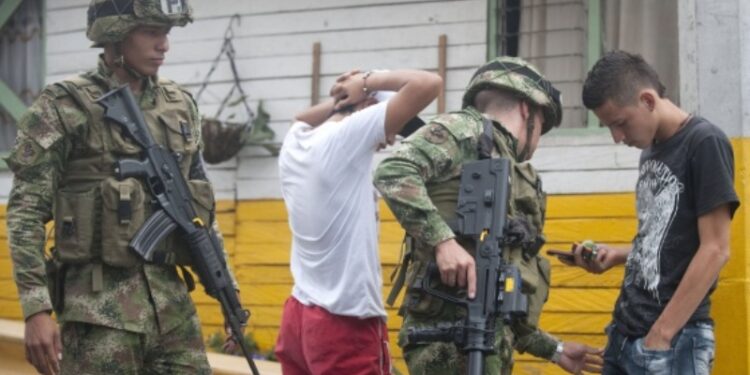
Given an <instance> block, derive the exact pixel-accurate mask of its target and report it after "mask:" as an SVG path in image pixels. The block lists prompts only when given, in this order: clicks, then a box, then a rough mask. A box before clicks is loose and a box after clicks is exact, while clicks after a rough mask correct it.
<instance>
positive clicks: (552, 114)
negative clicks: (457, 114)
mask: <svg viewBox="0 0 750 375" xmlns="http://www.w3.org/2000/svg"><path fill="white" fill-rule="evenodd" d="M492 88H497V89H503V90H510V91H513V92H515V93H518V94H520V95H521V97H523V98H524V99H527V100H529V101H531V102H532V103H534V104H536V105H538V106H540V107H542V109H543V111H544V124H543V125H542V134H544V133H546V132H548V131H550V130H551V129H552V128H553V127H556V126H559V125H560V122H562V98H561V95H560V91H558V90H557V89H556V88H555V87H554V86H552V84H551V83H550V82H549V81H547V80H546V79H545V78H544V76H542V75H541V74H540V73H539V71H537V70H536V68H535V67H534V66H533V65H531V64H529V63H527V62H526V61H524V60H523V59H521V58H518V57H509V56H503V57H498V58H495V59H492V60H490V61H489V62H487V63H486V64H484V65H483V66H482V67H480V68H479V69H477V71H476V73H474V76H472V77H471V81H469V85H468V86H467V88H466V93H464V97H463V107H464V108H466V107H468V106H470V105H472V104H473V103H474V98H475V97H476V95H477V94H478V93H479V92H480V91H482V90H485V89H492Z"/></svg>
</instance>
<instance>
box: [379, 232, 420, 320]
mask: <svg viewBox="0 0 750 375" xmlns="http://www.w3.org/2000/svg"><path fill="white" fill-rule="evenodd" d="M413 248H414V238H413V237H411V236H410V235H408V234H407V235H405V236H404V240H403V242H401V256H400V258H401V263H400V264H399V265H398V266H396V269H394V270H393V273H391V281H392V282H393V286H392V287H391V292H390V293H388V298H387V299H386V300H385V302H386V303H387V304H388V306H393V304H394V303H396V298H398V295H399V294H400V293H401V289H403V288H404V283H406V270H407V269H408V268H409V263H411V257H412V249H413Z"/></svg>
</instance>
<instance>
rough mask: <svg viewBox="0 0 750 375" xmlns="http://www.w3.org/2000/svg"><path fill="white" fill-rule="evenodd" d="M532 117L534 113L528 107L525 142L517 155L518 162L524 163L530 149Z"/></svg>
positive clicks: (532, 130)
mask: <svg viewBox="0 0 750 375" xmlns="http://www.w3.org/2000/svg"><path fill="white" fill-rule="evenodd" d="M534 115H535V111H532V110H531V107H529V117H527V118H526V142H524V145H523V150H521V152H520V153H518V162H524V161H526V160H527V156H528V155H529V151H530V149H531V146H530V144H531V137H533V136H534Z"/></svg>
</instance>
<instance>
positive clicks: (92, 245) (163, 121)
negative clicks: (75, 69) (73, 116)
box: [54, 75, 214, 267]
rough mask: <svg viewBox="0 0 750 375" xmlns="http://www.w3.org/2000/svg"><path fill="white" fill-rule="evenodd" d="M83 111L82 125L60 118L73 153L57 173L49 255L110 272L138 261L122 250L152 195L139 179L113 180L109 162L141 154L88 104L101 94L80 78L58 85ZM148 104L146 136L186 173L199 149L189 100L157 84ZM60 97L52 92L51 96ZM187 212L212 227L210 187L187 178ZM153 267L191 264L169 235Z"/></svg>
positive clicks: (92, 83)
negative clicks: (192, 210) (69, 134)
mask: <svg viewBox="0 0 750 375" xmlns="http://www.w3.org/2000/svg"><path fill="white" fill-rule="evenodd" d="M56 86H57V87H58V88H60V89H62V90H64V93H65V94H67V95H69V96H70V97H71V98H72V99H73V101H74V102H75V103H76V104H77V105H78V107H79V109H81V110H83V112H84V113H85V115H86V118H87V121H86V122H85V123H83V124H80V123H79V124H76V123H65V122H66V121H68V122H70V120H69V119H68V117H66V116H64V115H62V116H61V118H62V120H63V122H64V123H65V124H64V126H65V128H66V130H68V131H71V132H74V133H75V136H73V137H71V139H72V149H71V150H70V154H69V157H68V159H67V161H66V164H65V166H64V171H63V172H62V173H61V179H60V182H59V185H58V189H57V191H56V192H55V200H54V223H55V250H56V256H57V257H58V258H59V260H60V261H61V262H63V263H72V264H76V263H89V262H95V263H98V262H102V263H104V264H107V265H110V266H115V267H133V266H136V265H138V264H140V263H141V262H142V260H141V258H140V257H139V256H138V254H135V253H134V252H133V251H132V250H130V249H129V248H128V244H129V242H130V240H131V239H132V238H133V236H134V235H135V233H136V232H137V231H138V229H140V227H141V226H142V224H143V223H144V221H145V220H146V219H147V218H148V217H149V216H150V215H151V214H152V213H153V210H154V205H153V204H152V203H153V202H152V201H153V197H152V195H151V192H150V190H149V189H148V187H147V186H146V185H145V183H144V181H142V180H141V179H136V178H126V179H124V180H121V181H119V180H117V179H116V178H115V175H114V165H115V161H117V160H120V159H127V158H132V159H141V156H140V153H141V151H142V149H141V148H140V146H138V145H136V144H135V143H134V142H133V141H131V140H130V139H129V138H128V137H127V136H125V135H124V134H123V132H122V130H121V128H120V126H119V125H117V124H115V123H112V122H110V121H107V120H104V110H103V107H102V106H100V105H99V104H97V103H95V101H96V100H97V99H98V98H100V97H101V96H102V95H104V94H105V91H104V90H105V89H104V88H102V87H101V85H99V84H97V83H96V82H95V81H93V80H92V79H91V78H88V77H87V76H85V75H84V76H77V77H75V78H72V79H68V80H65V81H63V82H60V83H57V84H56ZM155 90H156V94H155V103H154V105H153V106H152V105H150V104H146V105H142V107H145V109H143V114H144V117H145V119H146V123H147V124H148V127H149V130H150V132H151V134H152V135H153V137H154V139H155V140H156V142H158V143H160V144H161V145H163V146H164V147H165V148H167V149H169V150H170V151H172V152H173V153H174V155H175V157H176V158H177V159H178V161H179V165H180V170H181V173H182V174H183V175H184V176H186V179H187V177H188V175H189V171H190V165H191V162H192V160H193V158H194V157H196V156H197V155H196V153H197V152H198V151H199V144H200V139H199V136H200V129H199V128H198V126H200V124H198V123H197V121H195V120H194V119H193V118H192V117H194V116H192V115H191V113H190V108H191V103H189V102H188V100H191V99H190V98H189V97H188V95H189V94H187V93H185V92H183V91H182V90H181V89H180V88H179V86H177V84H175V83H173V82H171V81H167V80H160V82H159V85H158V87H156V88H155ZM58 91H59V90H58ZM188 185H189V187H190V190H191V193H192V194H193V207H194V208H195V210H196V212H197V213H198V215H199V216H200V217H201V218H202V219H203V220H204V222H205V223H211V220H212V211H213V207H214V198H213V192H212V189H211V185H210V184H209V183H208V182H207V181H203V180H188ZM157 249H158V250H157V253H158V254H159V255H158V256H157V257H156V259H157V260H158V262H159V263H167V264H179V265H187V264H190V263H191V261H190V255H189V251H188V248H187V245H186V243H185V242H184V241H183V240H182V239H181V238H180V237H179V233H177V232H175V233H172V234H171V235H169V236H168V237H167V238H166V239H165V240H164V241H162V243H161V244H160V245H159V246H158V247H157Z"/></svg>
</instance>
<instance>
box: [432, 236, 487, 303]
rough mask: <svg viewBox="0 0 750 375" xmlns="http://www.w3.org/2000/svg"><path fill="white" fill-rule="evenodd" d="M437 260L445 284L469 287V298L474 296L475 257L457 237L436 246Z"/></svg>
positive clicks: (475, 288)
mask: <svg viewBox="0 0 750 375" xmlns="http://www.w3.org/2000/svg"><path fill="white" fill-rule="evenodd" d="M435 261H436V263H437V266H438V269H439V270H440V280H441V281H442V282H443V284H445V285H447V286H459V287H461V288H467V289H468V295H469V298H474V295H475V294H476V290H477V269H476V266H475V263H474V258H473V257H472V256H471V255H470V254H469V253H468V252H467V251H466V250H465V249H464V248H463V247H462V246H461V245H459V244H458V242H456V240H455V239H453V238H451V239H449V240H447V241H443V242H441V243H439V244H437V245H436V246H435Z"/></svg>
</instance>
